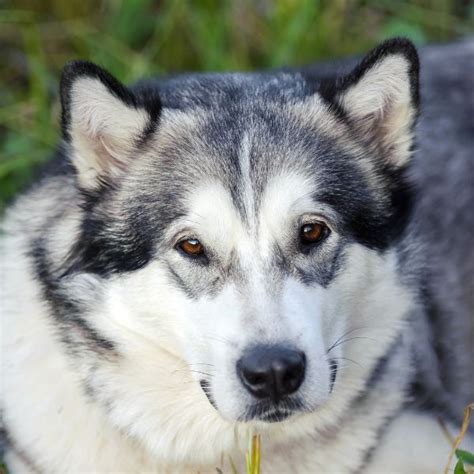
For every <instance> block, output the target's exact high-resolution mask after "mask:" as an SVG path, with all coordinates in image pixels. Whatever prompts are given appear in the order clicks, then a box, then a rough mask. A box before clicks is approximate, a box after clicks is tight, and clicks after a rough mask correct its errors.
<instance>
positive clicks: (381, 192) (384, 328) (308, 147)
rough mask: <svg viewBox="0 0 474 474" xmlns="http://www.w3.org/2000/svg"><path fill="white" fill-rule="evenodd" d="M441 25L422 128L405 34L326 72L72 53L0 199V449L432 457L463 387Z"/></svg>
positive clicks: (112, 464)
mask: <svg viewBox="0 0 474 474" xmlns="http://www.w3.org/2000/svg"><path fill="white" fill-rule="evenodd" d="M459 48H460V51H461V53H459V49H455V50H454V51H455V52H456V51H457V52H458V56H456V54H451V53H449V50H448V52H445V53H444V54H442V55H441V57H442V58H443V59H442V60H441V61H440V60H439V55H438V56H436V55H435V56H434V57H431V59H430V54H431V53H430V49H427V50H426V58H427V64H428V63H429V64H431V66H430V67H431V69H430V70H432V71H441V72H437V73H436V74H433V75H432V76H431V75H430V74H431V73H430V74H427V76H426V78H425V79H423V81H424V82H423V84H426V93H425V91H424V89H423V88H422V95H423V98H424V102H425V104H426V109H424V110H423V111H422V113H421V123H420V127H419V128H420V129H419V131H418V132H419V133H417V134H416V133H415V130H416V123H417V117H418V116H419V110H420V109H419V102H420V100H419V63H418V56H417V52H416V50H415V48H414V47H413V45H412V44H411V43H410V42H409V41H407V40H403V39H394V40H390V41H387V42H385V43H383V44H382V45H380V46H379V47H378V48H376V49H375V50H373V51H372V52H371V53H369V54H368V55H367V56H366V57H365V58H364V59H363V60H362V61H361V62H360V63H358V64H357V65H356V66H355V67H354V68H353V70H352V72H350V73H348V74H343V75H339V76H337V77H332V73H331V74H330V73H328V69H327V68H326V69H324V68H323V69H317V68H316V69H314V68H309V69H303V70H300V71H292V70H290V71H280V72H271V73H255V74H238V73H232V74H192V75H183V76H177V77H172V78H168V79H166V78H165V79H152V80H146V81H142V82H140V83H138V84H136V85H135V86H132V87H130V88H129V87H126V86H124V85H122V84H121V83H120V82H118V80H117V79H115V78H114V77H112V76H111V75H110V74H109V73H107V72H106V71H104V70H103V69H101V68H100V67H98V66H96V65H94V64H91V63H88V62H82V61H78V62H72V63H70V64H68V65H67V66H66V67H65V69H64V72H63V75H62V79H61V102H62V130H63V141H62V143H61V145H60V147H59V149H58V152H57V158H56V161H55V163H56V166H52V167H51V169H50V170H49V171H48V172H47V173H46V174H45V175H44V177H43V178H42V179H41V180H40V181H39V182H38V183H37V184H36V185H35V186H34V187H33V188H32V189H30V190H29V191H28V192H27V193H26V194H24V195H23V196H20V197H19V198H18V199H17V200H16V202H15V203H14V204H13V205H12V206H11V207H10V208H9V210H8V212H7V214H6V217H5V219H4V231H3V232H4V233H3V235H2V241H1V245H2V248H1V252H2V254H1V258H2V285H1V294H0V298H1V312H2V323H1V329H2V337H1V339H2V347H1V355H2V367H1V371H2V387H1V411H2V418H3V422H2V426H3V429H4V432H5V438H6V454H5V456H6V460H7V464H8V466H9V468H10V470H11V472H12V473H13V474H16V473H24V472H33V473H37V472H40V473H45V474H54V473H57V474H64V473H118V472H124V473H148V472H156V473H164V472H173V473H174V472H196V473H197V472H201V473H202V472H216V468H218V469H221V470H222V471H224V472H230V470H231V467H230V466H231V462H230V460H232V461H233V463H234V464H235V465H236V466H238V467H239V468H241V467H242V466H243V461H244V453H245V451H246V449H247V446H248V440H249V438H250V437H251V435H252V434H253V433H259V434H260V435H261V440H262V441H261V442H262V469H263V472H265V473H277V472H278V473H316V472H322V473H326V472H337V473H355V472H364V473H369V472H371V473H375V472H377V473H381V472H383V473H389V472H402V473H415V472H416V473H418V472H429V473H433V472H438V471H439V470H440V469H442V468H443V466H444V464H445V462H446V461H447V457H448V453H449V451H450V444H449V442H448V440H447V439H445V436H444V434H443V432H442V430H441V428H440V426H439V424H438V421H437V418H436V417H437V415H441V416H442V417H443V418H444V419H445V420H446V422H447V423H448V427H449V429H450V430H452V433H453V435H454V434H456V431H457V430H458V426H457V424H449V423H450V421H451V422H454V423H457V422H458V421H459V417H460V416H462V409H463V407H464V405H465V404H467V403H468V402H469V401H472V399H473V392H474V389H473V384H472V383H471V382H472V379H469V377H470V375H471V374H472V360H471V359H470V357H469V354H470V352H469V350H470V349H469V347H468V346H469V344H468V343H469V341H471V342H472V339H471V338H472V332H469V327H470V326H469V324H472V312H471V313H470V311H472V306H471V307H469V304H472V299H473V298H472V282H473V280H472V278H473V273H469V272H470V271H472V268H473V264H472V262H473V261H474V259H473V258H472V257H473V247H472V230H473V227H472V225H473V213H472V203H473V201H472V194H473V193H472V184H473V182H472V181H471V180H472V169H473V160H472V158H473V157H472V151H473V149H472V146H473V137H472V129H471V130H469V127H472V115H471V116H470V113H469V110H471V112H472V109H471V107H472V103H473V99H472V89H470V88H469V87H468V86H466V87H464V89H463V88H462V87H458V86H457V82H456V81H458V82H459V81H460V80H461V78H464V84H466V83H467V81H466V77H467V76H468V73H467V68H468V64H469V61H471V65H472V43H469V42H468V43H467V44H463V45H461V46H459ZM441 49H442V48H441ZM437 51H438V50H437ZM432 56H433V55H432ZM437 58H438V59H437ZM460 58H462V59H460ZM430 61H431V62H430ZM443 62H444V63H445V64H443ZM427 67H428V66H427ZM456 68H457V69H456ZM443 74H444V76H443ZM436 81H438V82H436ZM443 81H444V82H443ZM449 81H451V83H450V82H449ZM448 86H449V87H448ZM423 87H425V86H423ZM425 95H426V97H425ZM443 104H444V105H443ZM463 140H464V141H463ZM415 149H417V152H416V153H415V154H414V153H413V150H415ZM470 321H471V323H470ZM463 357H464V358H463ZM469 364H471V365H469ZM469 371H471V372H469Z"/></svg>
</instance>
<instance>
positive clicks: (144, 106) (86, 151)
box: [61, 61, 161, 190]
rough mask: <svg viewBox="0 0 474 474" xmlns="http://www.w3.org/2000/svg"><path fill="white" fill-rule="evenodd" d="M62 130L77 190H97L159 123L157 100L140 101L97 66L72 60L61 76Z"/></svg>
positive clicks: (121, 169)
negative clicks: (67, 145) (69, 152)
mask: <svg viewBox="0 0 474 474" xmlns="http://www.w3.org/2000/svg"><path fill="white" fill-rule="evenodd" d="M61 105H62V116H61V122H62V130H63V137H64V140H65V141H66V142H67V143H69V145H70V147H71V153H72V162H73V164H74V166H75V168H76V170H77V175H78V179H79V185H80V186H81V187H82V188H84V189H87V190H93V189H96V188H98V187H99V186H100V184H101V183H103V182H108V181H110V180H112V179H113V178H115V177H117V176H119V175H120V174H122V173H123V172H124V171H125V170H126V168H127V165H128V162H129V160H132V159H133V155H134V151H136V149H137V147H138V146H139V144H140V143H141V142H143V141H144V140H145V139H146V137H147V136H148V135H149V134H151V133H153V131H154V130H155V128H156V125H157V123H158V120H159V115H160V107H161V106H160V101H159V98H158V96H157V95H156V97H147V100H146V101H144V100H141V98H139V97H137V96H136V95H134V94H133V93H132V91H131V90H130V89H128V88H127V87H125V86H124V85H123V84H121V83H120V82H119V81H117V80H116V79H115V78H114V77H113V76H112V75H110V74H109V73H108V72H106V71H105V70H103V69H101V68H100V67H98V66H96V65H95V64H92V63H89V62H86V61H74V62H71V63H69V64H67V65H66V66H65V67H64V69H63V73H62V76H61Z"/></svg>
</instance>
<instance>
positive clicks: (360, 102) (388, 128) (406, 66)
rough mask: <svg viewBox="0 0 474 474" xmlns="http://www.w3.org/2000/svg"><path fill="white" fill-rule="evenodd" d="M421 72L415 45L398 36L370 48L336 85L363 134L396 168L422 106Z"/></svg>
mask: <svg viewBox="0 0 474 474" xmlns="http://www.w3.org/2000/svg"><path fill="white" fill-rule="evenodd" d="M418 76H419V63H418V54H417V52H416V49H415V47H414V46H413V44H412V43H411V42H410V41H408V40H406V39H401V38H396V39H392V40H389V41H386V42H384V43H382V44H381V45H380V46H378V47H377V48H375V49H374V50H373V51H372V52H370V53H369V54H368V55H367V56H366V57H365V58H364V59H363V60H362V62H361V63H360V64H359V65H358V66H357V67H356V68H355V69H354V70H353V71H352V73H351V74H349V75H348V76H346V77H344V78H342V79H341V80H340V82H339V83H338V85H337V86H336V88H335V96H334V98H333V101H335V103H336V104H337V106H339V107H340V108H342V111H343V113H344V114H345V115H346V116H347V117H348V118H349V120H350V122H351V123H352V125H353V127H354V128H355V130H356V131H357V133H358V134H359V135H360V136H362V139H363V140H364V141H365V142H366V143H369V144H372V145H374V146H375V148H376V150H377V151H379V153H381V156H382V157H383V158H384V159H385V160H386V163H387V164H389V165H391V166H393V167H395V168H396V167H400V166H403V165H405V164H406V163H407V162H408V161H409V159H410V155H411V149H412V144H413V129H414V125H415V123H416V119H417V116H418V107H419V78H418Z"/></svg>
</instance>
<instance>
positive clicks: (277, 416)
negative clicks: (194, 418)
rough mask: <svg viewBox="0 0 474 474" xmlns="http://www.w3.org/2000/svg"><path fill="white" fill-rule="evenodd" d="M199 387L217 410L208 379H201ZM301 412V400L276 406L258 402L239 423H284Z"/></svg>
mask: <svg viewBox="0 0 474 474" xmlns="http://www.w3.org/2000/svg"><path fill="white" fill-rule="evenodd" d="M199 385H200V386H201V388H202V391H203V392H204V393H205V395H206V398H207V399H208V400H209V403H210V404H211V405H212V407H213V408H214V409H215V410H217V405H216V402H215V400H214V398H213V396H212V393H211V386H210V384H209V382H208V381H207V380H206V379H201V380H200V381H199ZM299 411H304V405H303V403H302V402H301V401H300V400H299V399H287V400H285V401H282V402H280V403H278V404H277V405H275V404H274V403H272V402H257V403H254V404H252V405H250V406H248V407H247V409H246V410H245V413H244V414H243V415H242V416H241V417H239V419H238V421H241V422H249V421H264V422H266V423H278V422H280V421H284V420H286V419H288V418H290V417H291V416H293V415H295V414H296V413H297V412H299Z"/></svg>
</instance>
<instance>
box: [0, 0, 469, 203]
mask: <svg viewBox="0 0 474 474" xmlns="http://www.w3.org/2000/svg"><path fill="white" fill-rule="evenodd" d="M0 5H3V4H1V3H0ZM0 8H2V6H0ZM473 20H474V7H473V6H472V5H470V3H469V2H467V1H463V0H458V1H455V0H431V1H428V0H416V1H411V2H410V1H394V0H377V1H375V0H352V1H349V0H326V1H323V0H300V1H297V0H276V1H273V2H272V1H270V0H253V1H252V0H240V1H234V2H231V1H226V0H221V1H217V0H200V1H199V2H198V1H190V0H161V1H152V0H133V1H132V0H128V1H125V0H123V1H120V0H103V1H100V2H98V1H97V0H81V1H74V2H72V1H71V2H68V1H64V0H42V1H40V0H17V1H15V2H12V3H10V5H9V6H8V7H6V8H5V7H3V9H0V45H1V46H0V54H1V57H2V61H1V62H0V64H1V65H0V77H1V78H2V79H1V81H2V86H1V87H0V153H1V155H0V212H1V209H2V207H3V206H4V205H5V202H6V201H7V200H8V199H9V198H11V197H12V196H13V195H14V193H15V192H17V191H18V190H19V189H20V188H21V187H22V186H23V185H25V184H26V183H28V181H29V180H30V179H31V176H32V172H33V171H34V169H35V168H36V167H37V166H38V165H39V164H41V163H42V162H44V160H45V159H47V158H48V157H49V156H50V152H51V150H52V148H53V147H54V146H55V144H56V143H57V140H58V115H59V104H58V99H57V86H58V79H59V74H60V71H61V68H62V66H63V65H64V63H65V62H66V61H68V60H70V59H74V58H82V59H89V60H91V61H95V62H97V63H99V64H101V65H102V66H104V67H105V68H107V69H109V70H110V71H111V72H112V73H113V74H115V75H116V76H117V77H118V78H120V79H121V80H123V81H125V82H130V81H133V80H135V79H137V78H139V77H142V76H146V75H151V74H163V73H169V72H177V71H189V70H193V71H201V70H214V71H218V70H235V69H239V70H252V69H257V68H269V67H277V66H281V65H299V64H304V63H309V62H313V61H316V60H318V59H321V58H330V57H337V56H341V55H347V54H354V53H360V52H363V51H366V50H367V49H369V48H370V47H372V46H373V45H375V44H376V43H377V42H379V41H381V40H382V39H384V38H387V37H391V36H395V35H405V36H408V37H410V38H411V39H412V40H414V41H415V42H416V43H417V44H423V43H425V42H428V41H446V40H450V39H452V38H456V37H459V36H462V35H465V34H469V33H472V32H473V31H474V29H473Z"/></svg>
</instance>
